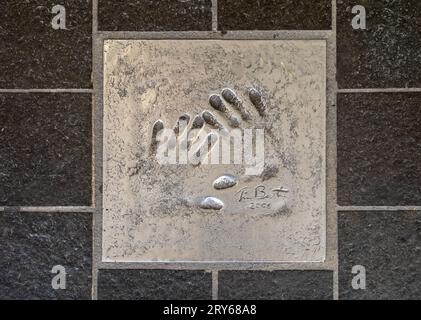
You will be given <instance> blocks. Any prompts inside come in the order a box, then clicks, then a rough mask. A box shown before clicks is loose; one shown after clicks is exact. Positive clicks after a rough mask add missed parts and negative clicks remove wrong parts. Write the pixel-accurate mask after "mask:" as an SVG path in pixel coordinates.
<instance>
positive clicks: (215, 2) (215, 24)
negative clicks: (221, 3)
mask: <svg viewBox="0 0 421 320" xmlns="http://www.w3.org/2000/svg"><path fill="white" fill-rule="evenodd" d="M212 30H213V31H218V0H212Z"/></svg>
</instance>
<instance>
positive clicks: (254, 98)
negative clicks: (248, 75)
mask: <svg viewBox="0 0 421 320" xmlns="http://www.w3.org/2000/svg"><path fill="white" fill-rule="evenodd" d="M248 93H249V98H250V101H251V103H252V104H253V105H254V107H255V108H256V110H257V111H258V112H259V114H260V116H261V117H264V116H265V114H266V103H265V101H264V100H263V95H262V93H261V92H260V91H259V90H257V89H256V88H250V89H249V90H248Z"/></svg>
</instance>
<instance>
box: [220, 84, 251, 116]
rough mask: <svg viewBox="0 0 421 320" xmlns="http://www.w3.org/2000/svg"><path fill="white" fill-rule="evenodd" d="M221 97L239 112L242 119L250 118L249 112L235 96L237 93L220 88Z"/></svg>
mask: <svg viewBox="0 0 421 320" xmlns="http://www.w3.org/2000/svg"><path fill="white" fill-rule="evenodd" d="M221 94H222V97H223V98H224V99H225V100H226V101H227V102H228V103H230V104H232V105H233V106H234V107H235V108H236V109H237V110H238V111H240V113H241V118H242V119H243V120H249V119H250V118H251V115H250V113H249V112H248V111H247V110H246V108H244V105H243V102H242V101H241V100H240V98H239V97H238V96H237V94H236V93H235V92H234V91H233V90H232V89H229V88H226V89H224V90H222V93H221Z"/></svg>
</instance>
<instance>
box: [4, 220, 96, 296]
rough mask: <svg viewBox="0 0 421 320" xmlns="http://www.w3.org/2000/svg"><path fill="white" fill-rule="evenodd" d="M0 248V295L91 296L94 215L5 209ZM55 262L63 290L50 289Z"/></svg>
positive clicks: (55, 274)
mask: <svg viewBox="0 0 421 320" xmlns="http://www.w3.org/2000/svg"><path fill="white" fill-rule="evenodd" d="M0 252H1V258H0V270H1V273H0V299H7V300H8V299H19V300H20V299H30V300H38V299H42V300H44V299H48V300H50V299H72V300H74V299H91V291H92V285H91V275H92V217H91V215H90V214H86V213H65V214H62V213H44V212H42V213H29V212H23V213H17V212H16V213H12V212H8V213H5V212H2V213H0ZM57 265H60V266H62V267H64V268H65V273H66V283H65V285H66V288H65V289H53V287H52V280H53V278H54V277H55V276H57V273H52V269H53V267H54V266H57Z"/></svg>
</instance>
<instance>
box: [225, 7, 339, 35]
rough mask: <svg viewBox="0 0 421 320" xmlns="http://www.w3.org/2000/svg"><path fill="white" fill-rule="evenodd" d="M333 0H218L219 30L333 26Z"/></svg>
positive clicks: (319, 28) (303, 28)
mask: <svg viewBox="0 0 421 320" xmlns="http://www.w3.org/2000/svg"><path fill="white" fill-rule="evenodd" d="M331 17H332V1H330V0H259V1H256V0H235V1H232V0H218V29H220V30H285V29H287V30H326V29H331V20H332V18H331Z"/></svg>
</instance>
